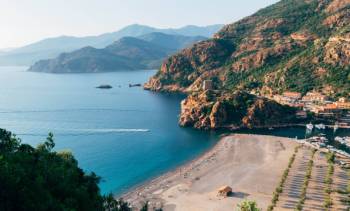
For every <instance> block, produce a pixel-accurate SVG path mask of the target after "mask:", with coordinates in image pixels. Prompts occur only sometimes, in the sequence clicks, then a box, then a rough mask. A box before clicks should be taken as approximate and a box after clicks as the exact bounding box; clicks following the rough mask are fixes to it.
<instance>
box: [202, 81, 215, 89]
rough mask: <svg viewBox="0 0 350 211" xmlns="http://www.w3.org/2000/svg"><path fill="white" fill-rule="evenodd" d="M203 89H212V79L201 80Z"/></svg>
mask: <svg viewBox="0 0 350 211" xmlns="http://www.w3.org/2000/svg"><path fill="white" fill-rule="evenodd" d="M202 88H203V90H204V91H205V90H212V89H213V81H212V80H205V81H203V87H202Z"/></svg>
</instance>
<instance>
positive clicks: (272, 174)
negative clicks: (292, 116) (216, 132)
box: [122, 134, 298, 211]
mask: <svg viewBox="0 0 350 211" xmlns="http://www.w3.org/2000/svg"><path fill="white" fill-rule="evenodd" d="M297 144H298V143H296V142H294V141H293V140H292V139H288V138H281V137H273V136H262V135H245V134H235V135H231V136H227V137H224V138H222V139H221V140H220V141H219V142H218V144H217V145H216V146H215V147H214V148H213V149H211V150H210V151H208V152H207V153H205V154H204V155H202V156H200V157H199V158H197V159H196V160H194V161H192V162H190V163H188V164H186V165H184V166H182V167H180V168H178V169H176V170H175V171H172V172H169V173H167V174H165V175H162V176H160V177H158V178H156V179H154V180H152V181H150V182H148V183H146V184H144V185H142V186H140V187H138V188H136V189H134V190H132V191H130V192H128V193H126V194H124V195H123V196H122V197H123V198H124V199H127V201H128V202H130V203H131V205H132V206H134V207H140V206H141V205H142V204H144V203H145V202H146V201H148V202H149V203H150V207H162V208H163V210H165V211H172V210H181V211H187V210H191V211H196V210H198V211H202V210H208V211H225V210H230V211H231V210H234V209H235V208H236V206H237V204H238V203H240V202H241V201H242V200H244V199H250V200H255V201H256V202H257V203H258V206H259V207H260V208H263V210H266V207H267V206H268V205H269V203H270V201H271V198H272V193H273V191H274V189H275V188H276V186H277V184H278V182H279V180H280V178H281V175H282V173H283V171H284V170H285V168H286V166H287V164H288V160H289V158H290V157H291V155H292V154H293V152H294V148H295V146H297ZM226 185H227V186H230V187H232V189H233V194H232V196H229V197H220V196H218V195H217V190H218V189H219V188H220V187H221V186H226Z"/></svg>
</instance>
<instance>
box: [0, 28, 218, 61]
mask: <svg viewBox="0 0 350 211" xmlns="http://www.w3.org/2000/svg"><path fill="white" fill-rule="evenodd" d="M222 26H223V25H220V24H218V25H211V26H203V27H200V26H185V27H182V28H177V29H159V28H154V27H149V26H144V25H138V24H134V25H129V26H127V27H125V28H122V29H121V30H119V31H116V32H111V33H105V34H101V35H98V36H87V37H73V36H60V37H53V38H48V39H44V40H41V41H39V42H35V43H32V44H29V45H26V46H23V47H20V48H16V49H12V50H10V51H6V52H1V53H0V65H25V66H28V65H32V64H33V63H34V62H36V61H38V60H42V59H49V58H54V57H56V56H58V55H59V54H61V53H63V52H70V51H74V50H77V49H80V48H83V47H86V46H91V47H94V48H104V47H106V46H107V45H110V44H112V43H113V42H115V41H117V40H119V39H120V38H122V37H138V36H141V35H145V34H149V33H153V32H161V33H165V34H172V35H183V36H203V37H211V36H212V35H213V34H214V33H216V32H217V31H218V30H219V29H220V28H221V27H222Z"/></svg>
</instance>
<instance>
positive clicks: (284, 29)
mask: <svg viewBox="0 0 350 211" xmlns="http://www.w3.org/2000/svg"><path fill="white" fill-rule="evenodd" d="M349 14H350V2H349V1H348V0H329V1H328V0H283V1H280V2H278V3H276V4H274V5H272V6H270V7H267V8H265V9H262V10H260V11H258V12H257V13H255V14H253V15H252V16H249V17H246V18H244V19H242V20H240V21H238V22H236V23H233V24H229V25H226V26H225V27H223V29H222V30H220V31H219V32H218V33H217V34H216V35H215V36H214V38H213V39H210V40H207V41H203V42H200V43H197V44H195V45H194V46H193V47H192V48H188V49H185V50H183V51H182V52H180V53H178V54H176V55H174V56H172V57H170V58H168V59H167V60H166V61H165V62H164V63H163V65H162V67H161V69H160V71H159V72H158V73H157V75H155V76H154V77H152V79H150V81H149V82H148V83H147V84H146V87H147V88H148V89H151V90H168V91H170V90H177V91H199V87H200V86H199V84H200V82H202V81H204V80H213V81H215V87H216V89H219V90H227V89H229V90H236V89H241V88H244V89H245V90H246V91H248V92H251V91H253V92H255V93H263V92H264V90H266V89H270V90H272V91H273V92H275V93H279V92H283V91H286V90H291V89H292V90H294V91H300V92H303V93H305V92H307V91H309V90H313V89H316V90H317V89H319V90H323V89H324V88H325V87H329V86H333V87H336V89H337V90H341V92H342V93H343V92H344V93H345V92H346V91H347V90H349V89H350V83H349V82H348V80H339V78H338V77H339V75H340V74H339V72H340V71H342V72H344V71H345V72H346V73H342V74H341V75H344V76H346V75H347V74H350V68H349V61H350V55H349V42H348V38H347V35H346V34H347V33H348V32H349V27H350V25H349V24H350V15H349ZM335 39H338V40H335ZM320 68H323V69H327V70H332V71H328V72H327V75H324V74H319V73H321V72H320V71H316V70H318V69H320ZM208 73H210V74H208ZM213 73H214V74H213ZM266 76H269V77H266ZM269 78H270V79H273V80H272V81H271V80H268V79H269ZM345 78H346V77H345ZM334 94H337V93H334Z"/></svg>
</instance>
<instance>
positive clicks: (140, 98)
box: [0, 67, 350, 195]
mask: <svg viewBox="0 0 350 211" xmlns="http://www.w3.org/2000/svg"><path fill="white" fill-rule="evenodd" d="M27 69H28V68H27V67H0V128H4V129H7V130H9V131H12V132H13V133H14V134H16V135H17V137H19V138H20V139H21V140H22V142H23V143H28V144H31V145H33V146H36V145H38V144H39V143H42V142H43V141H45V138H46V136H47V134H48V133H49V132H52V133H53V134H54V139H55V143H56V146H55V149H54V150H56V151H62V150H69V151H71V152H72V153H73V154H74V156H75V158H76V159H77V160H78V162H79V166H80V167H81V168H83V169H84V170H85V171H86V172H87V173H89V172H95V173H96V174H97V175H99V176H100V177H101V179H102V180H101V183H100V184H99V186H100V189H101V192H102V193H103V194H108V193H113V194H116V195H120V194H122V193H124V192H126V191H128V190H129V189H130V188H132V187H135V186H137V185H139V184H142V183H143V182H145V181H148V180H150V179H152V178H154V177H157V176H159V175H161V174H162V173H165V172H167V171H169V170H172V169H175V168H176V167H179V166H180V165H183V164H185V163H186V162H188V161H190V160H192V159H195V158H196V157H198V156H199V155H201V154H202V153H204V152H206V151H207V150H209V149H210V148H211V147H212V146H214V145H215V143H217V141H218V140H219V137H220V136H221V135H223V134H227V133H230V132H228V131H199V130H194V129H191V128H182V127H179V126H178V115H179V112H180V102H181V100H183V99H184V98H185V96H184V95H181V94H164V93H163V94H162V93H154V92H150V91H146V90H143V88H142V87H129V84H143V83H145V82H146V81H147V80H148V79H149V78H150V77H151V76H152V75H154V74H155V73H156V71H155V70H136V71H118V72H111V73H90V74H47V73H34V72H28V71H27ZM103 84H109V85H111V86H113V88H112V89H97V88H96V87H97V86H99V85H103ZM240 132H245V133H258V134H268V135H277V136H286V137H292V138H294V137H297V138H304V137H305V128H288V129H275V130H258V131H240ZM323 132H324V133H326V134H327V135H328V136H329V137H335V136H337V135H339V134H340V135H344V136H345V135H350V133H349V131H344V130H339V131H337V132H335V133H334V132H333V131H331V130H329V131H323ZM340 147H342V146H340Z"/></svg>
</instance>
